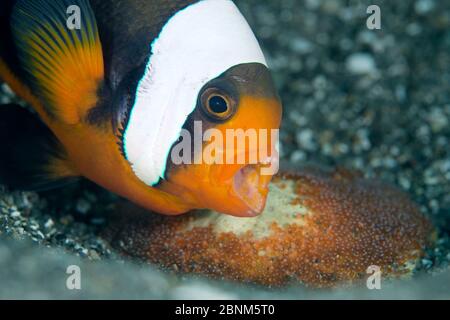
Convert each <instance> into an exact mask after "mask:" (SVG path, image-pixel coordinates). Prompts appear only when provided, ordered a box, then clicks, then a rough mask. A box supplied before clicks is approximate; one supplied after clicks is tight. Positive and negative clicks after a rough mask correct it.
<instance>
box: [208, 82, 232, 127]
mask: <svg viewBox="0 0 450 320" xmlns="http://www.w3.org/2000/svg"><path fill="white" fill-rule="evenodd" d="M202 107H203V110H204V112H205V113H206V115H207V116H209V117H210V118H211V119H213V120H218V121H225V120H228V119H229V118H231V116H232V115H233V114H234V109H235V103H234V101H233V99H232V98H231V97H229V96H228V95H227V94H225V93H224V92H221V91H220V90H218V89H216V88H210V89H207V90H205V92H204V93H203V95H202Z"/></svg>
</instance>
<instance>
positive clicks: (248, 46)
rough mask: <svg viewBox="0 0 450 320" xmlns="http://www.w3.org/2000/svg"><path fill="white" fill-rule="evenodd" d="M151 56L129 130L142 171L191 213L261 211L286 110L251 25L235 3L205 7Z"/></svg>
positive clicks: (135, 165) (171, 26)
mask: <svg viewBox="0 0 450 320" xmlns="http://www.w3.org/2000/svg"><path fill="white" fill-rule="evenodd" d="M150 50H151V54H150V57H149V60H148V62H147V64H146V67H145V72H144V74H143V75H142V76H141V77H139V79H138V81H137V84H136V90H135V92H134V94H133V96H132V99H129V100H131V103H130V107H129V110H128V112H127V113H126V119H125V120H124V121H123V125H122V129H123V132H122V135H121V145H122V151H123V155H124V157H125V158H126V160H127V161H128V163H129V164H130V166H131V168H132V171H133V173H134V174H135V175H136V176H137V178H138V179H139V180H140V181H142V182H143V183H145V184H146V185H147V186H148V187H149V188H156V189H159V190H160V191H162V192H164V193H167V194H170V195H171V196H173V197H175V198H176V199H177V200H178V201H179V202H180V203H183V205H184V206H185V207H186V208H191V209H200V208H208V209H213V210H216V211H219V212H223V213H226V214H230V215H234V216H256V215H258V214H259V213H261V212H262V210H263V209H264V206H265V202H266V197H267V194H268V185H269V182H270V180H271V178H272V176H273V175H274V174H275V173H276V171H277V168H278V153H277V148H276V147H277V139H278V129H279V126H280V122H281V116H282V107H281V103H280V100H279V98H278V95H277V93H276V90H275V88H274V84H273V81H272V78H271V75H270V72H269V69H268V67H267V63H266V60H265V58H264V55H263V53H262V51H261V49H260V46H259V44H258V42H257V40H256V38H255V36H254V34H253V32H252V31H251V29H250V27H249V25H248V24H247V22H246V20H245V19H244V18H243V16H242V15H241V13H240V12H239V10H238V9H237V7H236V6H235V5H234V4H233V3H232V2H231V1H228V0H204V1H200V2H197V3H195V4H192V5H190V6H188V7H187V8H185V9H183V10H180V11H179V12H177V13H176V14H175V15H174V16H173V17H171V18H170V20H169V21H168V22H167V23H166V24H165V26H164V28H163V29H162V30H161V32H160V34H159V36H158V37H157V38H156V39H155V40H154V41H153V42H152V44H151V46H150Z"/></svg>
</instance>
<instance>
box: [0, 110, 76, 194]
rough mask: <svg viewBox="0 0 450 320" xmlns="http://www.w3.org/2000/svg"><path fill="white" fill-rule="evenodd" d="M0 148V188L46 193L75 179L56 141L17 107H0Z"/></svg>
mask: <svg viewBox="0 0 450 320" xmlns="http://www.w3.org/2000/svg"><path fill="white" fill-rule="evenodd" d="M0 148H1V153H0V184H3V185H6V186H7V187H9V188H11V189H19V190H33V191H41V190H47V189H51V188H54V187H58V186H60V185H62V184H65V183H68V182H71V181H73V180H75V179H76V178H77V176H78V174H77V173H76V171H75V170H74V169H73V168H71V165H70V162H69V161H68V159H67V156H66V154H65V151H64V148H63V147H62V145H61V144H60V142H59V141H58V139H57V138H56V137H55V136H54V135H53V133H52V132H51V131H50V130H49V129H48V128H47V127H46V126H45V125H44V124H43V123H42V122H41V121H40V120H39V118H38V117H37V116H35V115H34V114H32V113H31V112H29V111H28V110H26V109H24V108H23V107H21V106H18V105H12V104H10V105H1V106H0Z"/></svg>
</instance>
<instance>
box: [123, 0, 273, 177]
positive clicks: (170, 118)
mask: <svg viewBox="0 0 450 320" xmlns="http://www.w3.org/2000/svg"><path fill="white" fill-rule="evenodd" d="M149 49H151V50H152V51H151V52H152V55H151V56H150V60H149V62H148V65H147V69H146V72H145V74H144V76H143V78H142V79H141V81H140V82H139V84H138V89H137V93H136V101H135V105H134V107H133V108H132V111H131V114H130V119H129V122H128V127H127V128H126V131H125V135H124V147H125V148H124V149H125V153H126V156H127V159H128V161H129V162H130V163H131V166H132V168H133V170H134V172H135V174H136V175H137V176H138V177H139V178H140V179H141V180H142V181H144V182H145V183H146V184H148V185H154V184H156V183H157V182H158V181H159V180H160V178H163V176H164V172H165V167H166V161H167V157H168V155H169V152H170V149H171V147H172V145H173V144H174V143H175V142H176V141H177V139H178V138H179V137H180V134H181V130H182V127H183V125H184V123H185V122H186V119H187V117H188V116H189V115H190V114H191V113H192V112H193V111H194V109H195V106H196V103H197V98H198V94H199V92H200V90H201V88H202V87H203V86H204V85H205V84H206V83H207V82H209V81H210V80H212V79H214V78H217V77H218V76H220V75H221V74H222V73H224V72H225V71H227V70H228V69H230V68H231V67H233V66H235V65H238V64H242V63H262V64H264V65H267V63H266V60H265V58H264V55H263V53H262V51H261V49H260V46H259V44H258V41H257V40H256V38H255V36H254V34H253V32H252V30H251V29H250V26H249V25H248V23H247V21H246V20H245V18H244V17H243V16H242V14H241V13H240V12H239V9H238V8H237V7H236V6H235V5H234V3H233V2H232V1H230V0H202V1H200V2H198V3H195V4H192V5H190V6H189V7H187V8H185V9H183V10H181V11H179V12H178V13H176V14H175V15H174V16H173V17H172V18H171V19H170V20H169V21H168V22H167V23H166V25H165V26H164V28H163V29H162V31H161V33H160V35H159V37H158V38H157V39H155V40H154V41H153V43H152V44H151V48H149Z"/></svg>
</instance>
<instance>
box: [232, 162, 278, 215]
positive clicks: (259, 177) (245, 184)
mask: <svg viewBox="0 0 450 320" xmlns="http://www.w3.org/2000/svg"><path fill="white" fill-rule="evenodd" d="M271 161H272V160H271V159H269V160H267V161H266V162H264V163H258V164H250V165H246V166H244V167H242V168H241V169H239V170H238V171H237V172H236V174H235V175H234V177H233V191H234V193H235V194H236V196H237V197H238V198H239V199H240V200H241V201H242V202H243V203H244V204H245V206H246V208H247V210H246V212H245V214H246V215H247V216H249V217H256V216H258V215H259V214H261V213H262V212H263V211H264V208H265V206H266V200H267V195H268V194H269V184H270V181H271V180H272V176H273V175H272V174H264V172H263V170H264V168H265V167H267V166H270V165H271Z"/></svg>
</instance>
